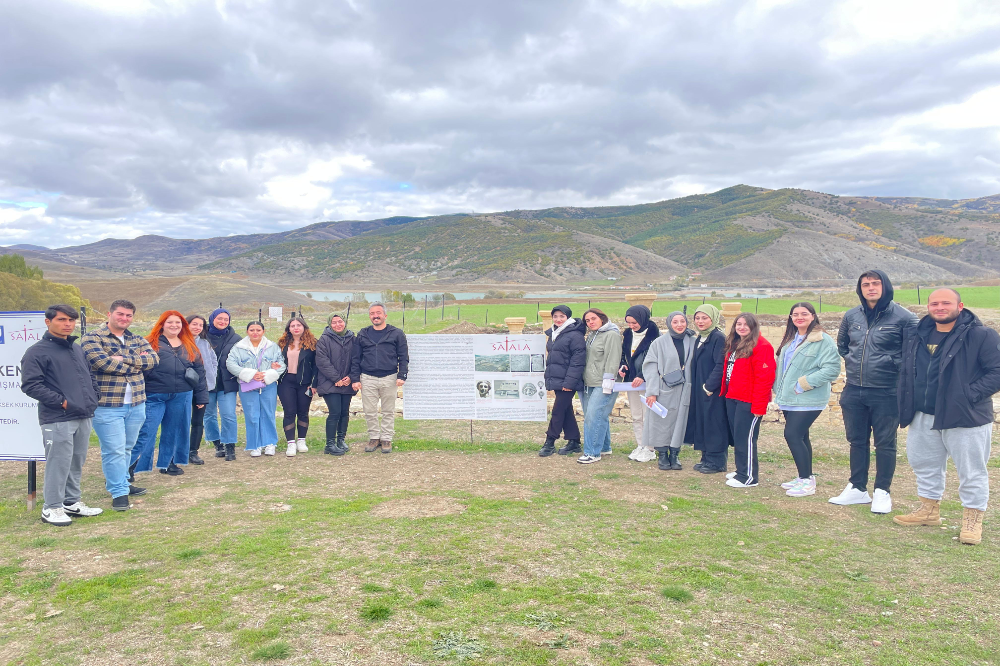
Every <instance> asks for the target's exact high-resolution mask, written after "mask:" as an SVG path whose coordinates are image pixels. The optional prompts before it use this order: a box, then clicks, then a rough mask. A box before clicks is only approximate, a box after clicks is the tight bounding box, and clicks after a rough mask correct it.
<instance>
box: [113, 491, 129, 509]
mask: <svg viewBox="0 0 1000 666" xmlns="http://www.w3.org/2000/svg"><path fill="white" fill-rule="evenodd" d="M111 508H112V509H114V510H115V511H128V495H121V496H119V497H116V498H114V499H113V500H111Z"/></svg>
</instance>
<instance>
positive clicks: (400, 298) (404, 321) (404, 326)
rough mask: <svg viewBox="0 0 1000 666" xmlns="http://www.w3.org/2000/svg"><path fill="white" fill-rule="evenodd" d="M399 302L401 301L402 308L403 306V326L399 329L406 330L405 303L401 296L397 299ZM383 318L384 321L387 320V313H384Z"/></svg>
mask: <svg viewBox="0 0 1000 666" xmlns="http://www.w3.org/2000/svg"><path fill="white" fill-rule="evenodd" d="M399 300H400V301H402V306H403V324H402V325H401V326H400V327H399V328H400V329H403V328H406V301H404V300H403V297H402V296H400V297H399ZM385 318H386V319H388V318H389V315H388V313H386V316H385Z"/></svg>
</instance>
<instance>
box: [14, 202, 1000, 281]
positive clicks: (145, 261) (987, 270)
mask: <svg viewBox="0 0 1000 666" xmlns="http://www.w3.org/2000/svg"><path fill="white" fill-rule="evenodd" d="M14 249H17V246H15V247H13V248H7V249H6V250H7V251H11V250H14ZM21 251H23V252H24V253H25V254H26V255H30V256H32V257H38V258H44V259H46V260H48V261H50V262H59V263H65V264H74V265H77V266H86V267H90V268H94V269H102V270H104V271H110V272H119V273H120V272H128V273H147V274H149V273H159V274H212V273H215V274H219V273H224V274H228V273H240V274H245V275H248V276H250V277H252V278H254V279H262V280H266V281H269V282H279V283H301V282H303V281H306V280H320V281H333V280H338V281H341V280H343V281H347V282H350V283H354V284H389V283H391V282H393V281H394V280H399V279H402V278H406V277H408V276H412V275H419V276H425V277H431V276H433V279H434V280H435V281H436V283H437V284H449V283H452V284H459V283H462V284H476V283H482V284H487V283H489V284H500V283H508V284H509V283H523V284H552V285H557V284H564V283H566V282H569V281H580V280H594V279H600V278H603V277H609V276H613V277H618V278H635V279H636V280H640V281H648V282H661V283H662V282H665V281H669V280H671V279H674V278H675V277H678V276H680V277H687V275H688V274H690V273H698V274H700V275H701V276H702V277H701V278H700V280H701V281H712V282H730V283H733V282H752V281H756V282H762V283H774V284H779V283H788V282H802V281H812V280H817V281H831V280H847V279H853V277H854V276H856V275H857V274H859V273H860V272H862V271H863V270H866V269H868V268H871V267H879V268H882V269H884V270H886V271H888V272H889V273H890V274H891V275H892V276H893V277H894V278H895V279H897V280H898V281H909V280H923V279H935V280H942V281H959V280H962V279H967V278H971V277H992V276H995V275H997V273H998V271H1000V195H994V196H988V197H982V198H979V199H968V200H960V201H953V200H943V199H929V198H919V197H917V198H912V197H857V196H836V195H830V194H823V193H820V192H812V191H808V190H800V189H779V190H769V189H765V188H761V187H752V186H747V185H737V186H734V187H729V188H726V189H723V190H720V191H718V192H713V193H711V194H698V195H692V196H687V197H681V198H677V199H669V200H665V201H660V202H656V203H649V204H641V205H634V206H604V207H596V208H593V207H592V208H574V207H560V208H548V209H544V210H512V211H504V212H497V213H488V214H474V215H466V214H458V215H442V216H434V217H391V218H385V219H380V220H370V221H342V222H321V223H317V224H312V225H309V226H305V227H302V228H299V229H295V230H291V231H283V232H280V233H273V234H253V235H244V236H228V237H217V238H207V239H201V240H183V239H173V238H167V237H164V236H141V237H139V238H135V239H132V240H115V239H107V240H102V241H99V242H96V243H91V244H88V245H80V246H75V247H64V248H59V249H56V250H47V249H44V248H39V247H37V246H32V247H30V248H29V247H24V248H21ZM632 281H635V280H632Z"/></svg>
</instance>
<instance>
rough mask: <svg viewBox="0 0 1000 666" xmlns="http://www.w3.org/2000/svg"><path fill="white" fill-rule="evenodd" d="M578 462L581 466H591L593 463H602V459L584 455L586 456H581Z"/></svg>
mask: <svg viewBox="0 0 1000 666" xmlns="http://www.w3.org/2000/svg"><path fill="white" fill-rule="evenodd" d="M576 461H577V462H578V463H580V464H581V465H589V464H591V463H595V462H600V461H601V457H600V456H596V457H595V456H588V455H587V454H584V455H582V456H580V457H579V458H577V459H576Z"/></svg>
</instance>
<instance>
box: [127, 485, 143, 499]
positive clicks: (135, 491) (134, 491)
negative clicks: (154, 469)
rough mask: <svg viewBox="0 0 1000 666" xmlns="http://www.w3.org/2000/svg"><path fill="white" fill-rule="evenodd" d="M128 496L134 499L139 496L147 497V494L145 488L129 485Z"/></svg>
mask: <svg viewBox="0 0 1000 666" xmlns="http://www.w3.org/2000/svg"><path fill="white" fill-rule="evenodd" d="M128 494H129V495H132V496H133V497H137V496H139V495H145V494H146V489H145V488H140V487H139V486H133V485H131V484H129V487H128Z"/></svg>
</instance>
